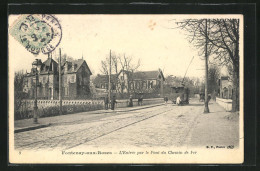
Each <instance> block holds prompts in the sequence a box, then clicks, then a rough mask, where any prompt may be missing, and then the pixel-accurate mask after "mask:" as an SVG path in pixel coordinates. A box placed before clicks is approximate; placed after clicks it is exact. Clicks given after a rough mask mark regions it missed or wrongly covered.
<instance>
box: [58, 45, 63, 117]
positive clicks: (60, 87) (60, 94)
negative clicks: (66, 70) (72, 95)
mask: <svg viewBox="0 0 260 171" xmlns="http://www.w3.org/2000/svg"><path fill="white" fill-rule="evenodd" d="M59 50H60V56H59V102H60V110H59V114H60V115H62V90H61V89H62V86H61V48H60V49H59Z"/></svg>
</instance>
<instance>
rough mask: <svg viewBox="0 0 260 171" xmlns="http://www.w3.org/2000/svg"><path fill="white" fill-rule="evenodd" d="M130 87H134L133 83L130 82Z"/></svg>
mask: <svg viewBox="0 0 260 171" xmlns="http://www.w3.org/2000/svg"><path fill="white" fill-rule="evenodd" d="M130 89H131V90H133V89H134V83H133V82H132V83H130Z"/></svg>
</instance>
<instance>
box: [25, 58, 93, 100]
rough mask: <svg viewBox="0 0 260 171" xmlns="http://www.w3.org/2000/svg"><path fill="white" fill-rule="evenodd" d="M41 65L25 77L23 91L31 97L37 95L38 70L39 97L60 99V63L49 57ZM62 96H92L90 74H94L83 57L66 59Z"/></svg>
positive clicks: (63, 69)
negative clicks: (72, 59) (71, 59)
mask: <svg viewBox="0 0 260 171" xmlns="http://www.w3.org/2000/svg"><path fill="white" fill-rule="evenodd" d="M38 62H39V64H40V65H39V66H38V67H37V70H36V68H32V69H31V72H30V73H26V75H25V78H24V85H23V91H24V92H26V93H28V95H29V98H34V96H35V80H36V76H35V74H36V72H37V73H38V80H39V81H38V87H37V98H39V99H58V97H59V71H58V63H57V62H56V61H55V60H53V59H52V58H48V59H47V60H46V61H44V62H43V63H42V62H41V60H39V61H38ZM61 75H62V78H61V79H62V97H63V99H82V98H86V97H88V96H90V87H89V86H90V75H92V73H91V71H90V69H89V67H88V65H87V63H86V61H85V60H83V59H78V60H74V61H66V62H63V63H62V66H61Z"/></svg>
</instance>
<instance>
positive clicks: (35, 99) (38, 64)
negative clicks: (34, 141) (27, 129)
mask: <svg viewBox="0 0 260 171" xmlns="http://www.w3.org/2000/svg"><path fill="white" fill-rule="evenodd" d="M41 65H42V61H41V60H40V59H36V60H35V61H34V62H33V63H32V67H33V73H35V96H34V106H33V123H35V124H37V123H38V115H37V111H38V106H37V87H38V80H39V78H38V69H37V68H38V67H39V66H41Z"/></svg>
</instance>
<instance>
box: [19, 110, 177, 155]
mask: <svg viewBox="0 0 260 171" xmlns="http://www.w3.org/2000/svg"><path fill="white" fill-rule="evenodd" d="M171 110H174V108H170V109H166V110H165V109H164V107H160V108H159V109H156V110H152V111H148V112H147V111H145V112H140V113H136V114H132V113H135V112H130V113H131V114H132V115H131V116H126V117H123V118H118V119H116V121H113V118H112V117H113V116H111V117H109V118H108V119H105V120H104V121H103V124H101V125H100V126H99V127H101V129H102V126H104V129H105V131H103V132H101V131H100V130H99V129H95V128H96V126H95V125H94V126H92V127H88V128H84V129H78V130H76V131H71V132H68V133H65V134H60V135H57V136H51V137H48V138H46V139H43V140H39V141H35V142H32V143H27V144H23V145H19V146H17V147H16V148H17V149H34V148H35V147H36V148H41V147H42V148H44V147H46V148H55V147H57V146H59V144H60V142H62V141H63V140H64V141H66V139H67V138H70V139H72V137H77V135H78V136H80V135H84V134H85V135H86V132H89V130H94V131H92V132H93V133H94V134H97V135H96V136H94V137H93V136H92V137H91V138H90V137H88V136H87V135H86V138H83V139H81V140H80V141H78V142H77V140H75V142H73V143H72V144H73V145H65V146H66V147H65V148H63V149H64V150H67V149H70V148H73V147H76V146H79V145H81V144H84V143H87V142H90V141H93V140H96V139H98V138H100V137H103V136H106V135H108V134H111V133H113V132H116V131H118V130H121V129H124V128H126V127H128V126H131V125H134V124H136V123H139V122H142V121H145V120H147V119H150V118H152V117H155V116H158V115H160V114H164V113H166V112H169V111H171ZM116 116H118V115H114V117H116ZM131 119H132V120H131ZM128 120H130V121H129V122H128ZM124 121H125V122H124ZM118 122H120V123H122V122H124V124H123V125H120V126H115V127H113V126H112V128H110V129H106V125H111V124H115V123H118ZM49 129H51V128H49ZM95 130H96V132H95ZM36 131H37V130H36ZM98 133H100V134H98ZM52 142H53V143H52ZM44 144H46V145H44ZM61 147H62V146H61Z"/></svg>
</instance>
